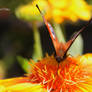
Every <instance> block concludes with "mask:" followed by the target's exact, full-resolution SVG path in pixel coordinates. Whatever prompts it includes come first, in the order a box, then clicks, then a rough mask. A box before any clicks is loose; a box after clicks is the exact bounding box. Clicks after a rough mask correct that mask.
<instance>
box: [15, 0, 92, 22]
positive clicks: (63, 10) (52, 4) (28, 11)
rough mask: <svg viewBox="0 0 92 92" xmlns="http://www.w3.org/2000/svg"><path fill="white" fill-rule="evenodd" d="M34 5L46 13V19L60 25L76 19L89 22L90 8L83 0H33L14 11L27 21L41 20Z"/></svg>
mask: <svg viewBox="0 0 92 92" xmlns="http://www.w3.org/2000/svg"><path fill="white" fill-rule="evenodd" d="M36 4H38V5H39V7H40V9H41V10H42V11H43V10H44V11H46V14H45V17H46V19H48V20H51V19H53V20H54V21H55V22H57V23H62V22H63V21H64V20H71V21H77V20H78V19H82V20H89V19H90V18H91V8H92V7H91V6H90V5H88V4H87V3H86V2H85V1H84V0H70V1H69V0H58V1H57V0H34V1H33V2H32V3H30V4H28V5H24V6H21V7H19V8H18V9H17V10H16V15H17V16H18V17H20V18H24V19H27V20H32V19H35V20H37V19H38V18H40V19H39V20H41V17H39V12H38V11H37V9H36V7H35V5H36ZM33 16H35V17H33ZM37 16H38V18H37Z"/></svg>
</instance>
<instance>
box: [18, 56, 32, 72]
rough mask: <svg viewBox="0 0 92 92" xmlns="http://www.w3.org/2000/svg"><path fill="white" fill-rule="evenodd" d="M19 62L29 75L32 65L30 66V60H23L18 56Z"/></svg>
mask: <svg viewBox="0 0 92 92" xmlns="http://www.w3.org/2000/svg"><path fill="white" fill-rule="evenodd" d="M17 60H18V62H19V64H20V65H21V67H22V68H23V69H24V71H25V72H27V73H28V72H29V70H30V68H31V67H30V65H29V64H28V62H29V60H28V59H26V58H23V57H22V56H17Z"/></svg>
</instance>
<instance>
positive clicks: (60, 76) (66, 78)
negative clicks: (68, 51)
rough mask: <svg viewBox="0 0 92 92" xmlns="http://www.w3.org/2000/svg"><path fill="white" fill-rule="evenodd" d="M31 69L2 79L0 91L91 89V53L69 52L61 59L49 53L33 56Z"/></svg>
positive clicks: (84, 91)
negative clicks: (74, 55) (69, 54)
mask: <svg viewBox="0 0 92 92" xmlns="http://www.w3.org/2000/svg"><path fill="white" fill-rule="evenodd" d="M30 65H31V67H32V70H31V73H30V74H28V75H27V76H26V77H20V78H13V79H5V80H0V92H7V91H9V92H91V90H92V54H90V53H89V54H85V55H83V56H77V57H76V58H74V57H71V56H67V57H66V59H64V60H63V61H61V62H60V64H59V63H58V62H57V61H56V59H55V57H54V56H47V57H45V58H43V59H42V60H40V61H39V62H34V61H32V60H31V63H30Z"/></svg>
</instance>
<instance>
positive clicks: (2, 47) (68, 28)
mask: <svg viewBox="0 0 92 92" xmlns="http://www.w3.org/2000/svg"><path fill="white" fill-rule="evenodd" d="M30 1H31V0H22V1H19V0H0V8H9V9H10V11H6V10H0V77H1V78H10V77H17V76H23V75H24V74H25V73H26V72H25V71H24V69H23V68H22V67H21V64H20V63H19V61H22V60H24V62H26V61H28V60H29V59H30V58H32V57H33V53H34V35H33V34H34V33H33V32H34V31H33V28H32V27H33V26H32V24H31V22H27V21H24V20H21V19H18V18H17V17H16V15H15V13H14V11H15V9H16V8H17V7H18V6H20V5H23V4H27V3H29V2H30ZM86 1H87V2H88V3H89V4H92V0H86ZM30 12H31V11H30ZM86 23H87V21H82V20H79V21H78V22H76V23H69V22H68V23H66V24H65V25H64V29H65V33H66V40H69V39H70V37H71V35H72V34H73V33H74V32H75V31H76V30H79V29H80V28H82V27H83V26H84V25H85V24H86ZM38 29H39V34H40V41H41V46H42V52H43V57H44V56H45V54H46V53H48V54H49V55H52V54H53V52H54V47H53V44H52V41H51V38H50V36H49V33H48V31H47V28H46V26H45V25H44V24H41V25H40V26H38ZM82 37H83V40H84V45H83V53H92V44H91V42H92V23H91V24H90V25H89V27H88V28H87V29H86V30H85V31H84V32H83V33H82ZM37 59H38V60H39V58H37ZM24 64H26V63H24ZM24 67H25V66H24ZM26 67H27V66H26Z"/></svg>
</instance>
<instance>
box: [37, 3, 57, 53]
mask: <svg viewBox="0 0 92 92" xmlns="http://www.w3.org/2000/svg"><path fill="white" fill-rule="evenodd" d="M36 7H37V8H38V10H39V12H40V14H41V15H42V18H43V21H44V23H45V25H46V27H47V29H48V31H49V34H50V37H51V39H52V42H53V45H54V48H55V51H56V53H57V52H58V51H57V44H58V43H59V41H58V39H57V37H56V35H55V32H54V30H53V28H52V26H51V25H50V24H49V23H48V22H47V20H46V19H45V17H44V15H43V13H42V12H41V10H40V8H39V6H38V5H37V4H36Z"/></svg>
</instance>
